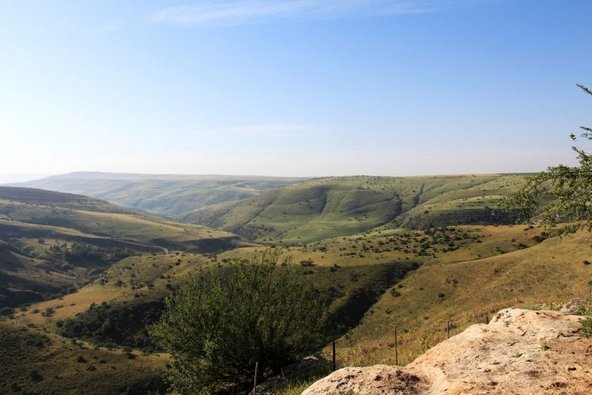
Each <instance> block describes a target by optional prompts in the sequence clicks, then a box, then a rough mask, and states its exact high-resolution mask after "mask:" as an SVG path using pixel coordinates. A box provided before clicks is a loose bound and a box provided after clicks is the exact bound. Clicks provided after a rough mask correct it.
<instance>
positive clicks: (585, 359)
mask: <svg viewBox="0 0 592 395" xmlns="http://www.w3.org/2000/svg"><path fill="white" fill-rule="evenodd" d="M582 319H583V317H581V316H577V315H570V314H565V313H561V312H556V311H531V310H522V309H505V310H502V311H500V312H499V313H497V314H496V315H495V317H494V318H493V319H492V320H491V322H489V324H479V325H473V326H471V327H469V328H468V329H466V330H465V331H463V332H462V333H460V334H458V335H456V336H454V337H451V338H450V339H448V340H446V341H444V342H442V343H440V344H438V345H437V346H435V347H433V348H432V349H430V350H428V351H427V352H426V353H425V354H423V355H421V356H420V357H418V358H417V359H416V360H415V361H413V362H412V363H411V364H409V365H407V366H405V367H399V366H386V365H375V366H369V367H363V368H354V367H350V368H344V369H340V370H338V371H336V372H334V373H332V374H331V375H329V376H327V377H325V378H323V379H321V380H319V381H317V382H316V383H315V384H313V385H312V386H311V387H309V388H308V389H306V390H305V391H304V392H303V393H302V394H303V395H320V394H367V395H374V394H494V393H495V394H592V339H589V338H585V337H582V335H581V334H580V328H581V320H582Z"/></svg>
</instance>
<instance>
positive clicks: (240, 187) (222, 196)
mask: <svg viewBox="0 0 592 395" xmlns="http://www.w3.org/2000/svg"><path fill="white" fill-rule="evenodd" d="M302 180H303V179H301V178H282V177H257V176H193V175H159V174H125V173H98V172H77V173H70V174H64V175H59V176H52V177H47V178H43V179H41V180H36V181H31V182H26V183H23V184H19V185H18V186H24V187H33V188H41V189H47V190H52V191H58V192H68V193H76V194H81V195H86V196H92V197H94V198H97V199H102V200H106V201H109V202H112V203H116V204H119V205H122V206H125V207H130V208H135V209H139V210H143V211H147V212H150V213H154V214H159V215H163V216H166V217H169V218H173V219H176V220H182V221H185V220H187V219H188V218H190V217H191V216H192V215H193V212H194V211H196V210H200V209H203V208H207V207H216V206H221V205H222V206H224V205H226V204H230V203H235V202H237V201H241V200H245V199H249V198H252V197H254V196H257V195H259V194H260V193H261V192H264V191H267V190H270V189H276V188H282V187H285V186H288V185H291V184H293V183H296V182H299V181H302Z"/></svg>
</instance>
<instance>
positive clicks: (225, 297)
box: [150, 251, 325, 394]
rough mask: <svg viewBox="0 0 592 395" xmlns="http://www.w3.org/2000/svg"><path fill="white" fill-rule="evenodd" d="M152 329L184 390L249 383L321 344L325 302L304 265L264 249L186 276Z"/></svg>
mask: <svg viewBox="0 0 592 395" xmlns="http://www.w3.org/2000/svg"><path fill="white" fill-rule="evenodd" d="M165 305H166V311H165V313H164V315H163V316H162V318H161V320H160V322H158V324H156V325H155V326H153V327H152V328H151V331H150V332H151V334H152V335H153V336H154V338H155V339H156V340H157V342H158V343H159V344H160V345H161V346H162V347H163V348H164V349H165V350H166V351H168V352H170V353H171V355H172V357H173V359H172V361H171V362H170V364H169V365H168V367H167V370H166V373H165V374H166V378H167V380H168V381H169V382H170V383H171V384H172V386H173V389H174V390H175V391H177V392H179V393H191V394H195V393H204V394H206V393H207V394H212V393H217V392H220V391H222V390H224V391H230V390H234V391H244V390H245V388H248V387H249V386H250V385H252V380H253V374H254V370H255V364H256V363H257V364H258V371H259V380H261V379H264V378H266V377H269V376H272V375H275V374H277V373H279V372H280V371H281V368H282V367H284V366H286V365H289V364H291V363H294V362H296V361H298V360H300V359H301V358H303V357H304V356H306V355H309V354H310V353H311V352H314V351H316V350H318V349H319V348H320V346H321V345H322V341H323V330H324V329H323V328H324V319H323V317H324V316H325V314H324V306H323V303H322V302H321V298H320V297H319V293H318V292H317V291H316V290H315V289H314V288H313V287H312V286H311V285H310V284H309V283H308V282H307V281H306V279H305V278H304V276H303V275H302V272H301V269H299V268H298V267H297V266H293V265H291V264H289V262H286V261H283V262H279V254H278V253H277V252H274V251H267V252H265V253H261V254H259V255H256V256H253V257H252V258H251V259H249V260H247V261H237V262H234V263H233V264H231V265H230V266H229V267H226V268H221V269H218V270H217V271H213V272H211V273H208V274H206V275H204V276H202V277H198V278H195V279H193V280H191V281H188V282H186V283H185V284H184V285H183V286H182V287H181V288H180V289H179V291H178V292H177V293H176V294H175V295H174V296H172V297H170V298H168V299H167V300H166V303H165Z"/></svg>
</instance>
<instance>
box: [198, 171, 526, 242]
mask: <svg viewBox="0 0 592 395" xmlns="http://www.w3.org/2000/svg"><path fill="white" fill-rule="evenodd" d="M522 182H523V176H520V175H501V174H492V175H462V176H432V177H368V176H359V177H331V178H324V179H315V180H309V181H304V182H301V183H298V184H295V185H291V186H288V187H286V188H283V189H279V190H273V191H268V192H265V193H262V194H260V195H259V196H256V197H254V198H252V199H249V200H246V201H242V202H238V203H235V204H233V205H228V206H224V207H221V208H214V209H203V210H200V211H197V212H195V213H194V214H193V215H191V216H190V217H188V220H190V221H191V222H194V223H199V224H203V225H207V226H211V227H215V228H219V229H224V230H227V231H230V232H234V233H237V234H240V235H242V236H244V237H246V238H248V239H250V240H254V241H258V242H269V243H278V242H283V243H286V244H293V243H303V242H310V241H314V240H322V239H325V238H329V237H334V236H339V235H350V234H355V233H358V232H364V231H367V230H370V229H373V228H375V227H379V226H388V227H393V228H395V227H407V228H429V227H438V226H446V225H457V224H495V223H513V222H515V218H516V216H515V215H513V214H508V213H503V212H500V211H497V210H495V206H496V203H497V202H498V201H499V200H500V199H501V198H502V197H503V196H504V195H506V194H508V193H509V192H511V191H515V190H517V189H518V188H519V187H520V185H522V184H521V183H522Z"/></svg>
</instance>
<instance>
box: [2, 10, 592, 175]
mask: <svg viewBox="0 0 592 395" xmlns="http://www.w3.org/2000/svg"><path fill="white" fill-rule="evenodd" d="M590 15H592V1H587V0H569V1H568V0H457V1H453V0H425V1H424V0H413V1H406V0H325V1H319V0H293V1H271V0H257V1H255V0H253V1H250V0H249V1H227V0H218V1H207V0H204V1H201V0H199V1H198V0H194V1H191V0H186V1H147V0H135V1H134V0H128V1H115V0H113V1H108V0H103V1H99V0H96V1H90V0H77V1H59V0H54V1H28V0H0V139H1V140H0V141H2V155H0V182H2V181H14V180H20V179H26V178H33V177H36V176H39V175H46V174H57V173H65V172H70V171H79V170H99V171H121V172H144V173H188V174H260V175H280V176H282V175H286V176H323V175H351V174H373V175H416V174H454V173H490V172H522V171H538V170H542V169H544V168H545V167H546V166H548V165H553V164H558V163H568V164H569V163H572V160H573V154H572V152H571V151H570V145H571V142H570V140H569V138H568V135H569V133H571V132H573V131H577V128H578V127H579V126H580V125H586V124H588V125H592V111H590V110H591V108H592V100H591V98H589V97H587V96H586V95H584V94H583V93H582V92H581V91H580V90H579V89H578V88H577V87H576V83H582V84H585V85H586V84H587V85H592V70H591V67H590V65H591V64H592V51H590V42H591V38H592V34H591V33H590V23H589V17H590Z"/></svg>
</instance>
